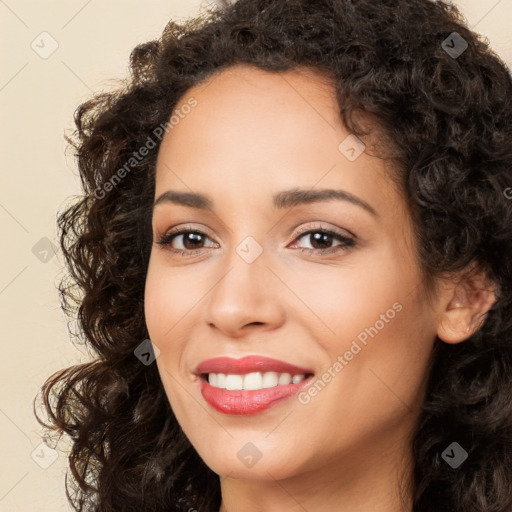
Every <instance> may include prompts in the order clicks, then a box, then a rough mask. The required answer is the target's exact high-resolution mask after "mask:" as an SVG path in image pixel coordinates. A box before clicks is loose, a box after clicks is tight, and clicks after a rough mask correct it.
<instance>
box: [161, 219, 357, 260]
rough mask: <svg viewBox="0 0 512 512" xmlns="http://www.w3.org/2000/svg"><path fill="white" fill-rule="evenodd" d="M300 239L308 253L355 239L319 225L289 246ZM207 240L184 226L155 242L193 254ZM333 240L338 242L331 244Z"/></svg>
mask: <svg viewBox="0 0 512 512" xmlns="http://www.w3.org/2000/svg"><path fill="white" fill-rule="evenodd" d="M300 239H304V240H306V241H308V242H309V243H310V245H311V247H298V249H299V250H300V251H301V252H304V251H307V252H310V253H320V254H329V253H335V252H341V251H346V250H347V249H349V248H350V247H353V246H354V245H355V241H354V240H353V239H352V238H349V237H347V236H345V235H342V234H341V233H337V232H336V231H333V230H330V229H326V228H322V227H321V226H320V227H316V228H309V229H307V228H305V229H303V230H302V231H301V232H299V234H298V236H296V237H295V239H294V243H293V244H292V245H291V246H290V247H292V248H295V246H296V245H297V244H296V243H295V242H296V241H297V240H300ZM207 240H210V241H212V240H211V238H210V237H209V236H208V235H207V234H206V233H204V232H202V231H199V230H197V229H193V228H191V227H184V228H181V229H177V230H174V231H170V232H169V233H166V234H164V235H162V236H161V237H160V238H159V239H158V241H157V242H156V243H157V244H158V245H160V246H164V247H165V246H167V247H168V250H169V251H171V252H173V253H175V254H179V255H182V256H194V255H196V254H197V253H198V252H200V251H201V250H202V249H205V248H208V247H206V246H204V244H205V242H206V241H207ZM335 241H338V242H339V243H338V244H337V245H333V244H334V243H335ZM175 243H178V245H181V247H174V244H175ZM211 247H219V244H217V243H216V242H213V245H210V248H211Z"/></svg>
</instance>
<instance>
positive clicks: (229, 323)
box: [207, 233, 282, 335]
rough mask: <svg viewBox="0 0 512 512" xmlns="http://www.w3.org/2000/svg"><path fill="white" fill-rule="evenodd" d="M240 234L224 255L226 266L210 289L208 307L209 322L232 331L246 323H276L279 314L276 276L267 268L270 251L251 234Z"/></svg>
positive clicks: (279, 306) (280, 314) (233, 332)
mask: <svg viewBox="0 0 512 512" xmlns="http://www.w3.org/2000/svg"><path fill="white" fill-rule="evenodd" d="M232 235H233V233H232ZM235 236H236V235H235ZM241 238H242V239H241V241H240V242H238V243H235V244H233V245H232V246H231V247H230V250H229V253H228V254H226V255H225V261H224V262H223V268H224V269H225V270H224V271H223V272H222V276H221V277H220V278H219V279H218V280H217V281H216V284H215V285H214V287H213V289H212V292H211V295H210V298H209V301H208V307H207V317H208V318H207V321H208V323H210V324H213V325H215V326H217V327H218V328H219V329H221V330H224V331H225V332H231V335H234V334H235V331H236V330H237V329H241V328H242V327H243V326H244V325H246V324H249V323H258V324H274V327H275V324H276V322H277V323H278V322H279V319H280V318H282V304H280V303H279V300H278V296H279V293H276V292H277V290H275V289H274V287H275V286H276V285H277V282H276V278H275V276H274V275H273V273H272V272H271V271H270V270H269V268H268V267H269V266H270V265H271V261H270V260H271V258H270V254H269V253H268V252H267V251H266V250H265V249H264V247H263V243H260V242H259V241H258V240H256V238H255V237H254V236H252V235H245V236H244V235H242V236H241ZM262 242H263V241H262Z"/></svg>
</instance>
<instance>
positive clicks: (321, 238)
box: [311, 233, 331, 249]
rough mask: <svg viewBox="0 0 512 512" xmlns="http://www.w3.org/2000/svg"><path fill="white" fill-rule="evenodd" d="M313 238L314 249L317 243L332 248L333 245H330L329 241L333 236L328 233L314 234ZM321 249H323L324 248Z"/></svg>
mask: <svg viewBox="0 0 512 512" xmlns="http://www.w3.org/2000/svg"><path fill="white" fill-rule="evenodd" d="M311 236H312V237H313V240H314V243H312V244H311V245H312V246H313V247H315V243H318V242H319V243H320V244H327V245H328V246H329V247H330V245H331V244H330V243H329V240H330V238H331V235H329V234H328V233H314V234H312V235H311ZM320 248H321V249H322V248H323V247H320ZM315 249H316V247H315Z"/></svg>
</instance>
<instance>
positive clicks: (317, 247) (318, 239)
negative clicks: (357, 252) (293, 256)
mask: <svg viewBox="0 0 512 512" xmlns="http://www.w3.org/2000/svg"><path fill="white" fill-rule="evenodd" d="M302 238H303V239H304V240H306V241H308V242H309V244H310V245H311V247H299V250H300V251H301V252H303V251H308V252H311V253H320V254H329V253H335V252H339V251H346V250H347V249H348V248H350V247H353V246H354V245H355V241H354V240H353V239H352V238H349V237H347V236H345V235H342V234H341V233H337V232H336V231H333V230H331V229H327V228H322V227H321V226H320V227H317V228H313V229H311V228H310V229H307V228H306V229H304V230H302V231H301V232H300V233H299V235H298V236H297V237H296V238H295V240H300V239H302ZM335 240H338V241H339V242H340V243H339V244H338V245H333V243H334V241H335ZM294 242H295V241H294ZM294 245H296V244H295V243H294Z"/></svg>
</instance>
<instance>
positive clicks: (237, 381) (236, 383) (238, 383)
mask: <svg viewBox="0 0 512 512" xmlns="http://www.w3.org/2000/svg"><path fill="white" fill-rule="evenodd" d="M243 384H244V376H243V375H226V389H233V390H237V389H244V388H243Z"/></svg>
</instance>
